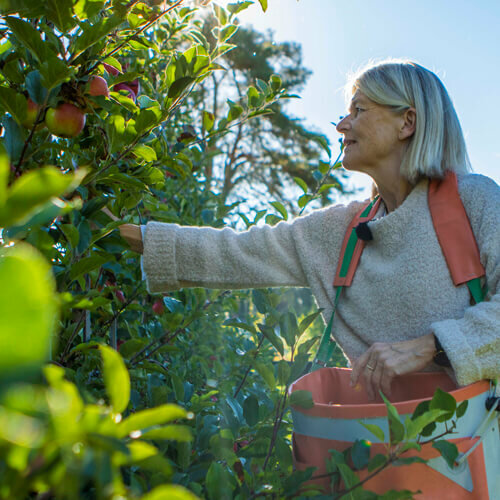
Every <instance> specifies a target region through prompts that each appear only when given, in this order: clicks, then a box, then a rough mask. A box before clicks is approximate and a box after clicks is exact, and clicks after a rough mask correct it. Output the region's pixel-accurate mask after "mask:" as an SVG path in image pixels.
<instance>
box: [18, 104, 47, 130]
mask: <svg viewBox="0 0 500 500" xmlns="http://www.w3.org/2000/svg"><path fill="white" fill-rule="evenodd" d="M39 110H40V106H39V105H38V104H37V103H36V102H34V101H32V100H31V99H28V102H27V111H26V118H25V119H24V120H23V122H22V125H23V127H26V128H32V127H33V125H34V124H35V120H36V117H37V116H38V111H39ZM41 127H43V125H42V124H41V123H40V124H39V125H37V126H36V128H37V130H38V129H39V128H41Z"/></svg>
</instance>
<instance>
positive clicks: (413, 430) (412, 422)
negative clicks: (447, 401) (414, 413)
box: [405, 410, 446, 440]
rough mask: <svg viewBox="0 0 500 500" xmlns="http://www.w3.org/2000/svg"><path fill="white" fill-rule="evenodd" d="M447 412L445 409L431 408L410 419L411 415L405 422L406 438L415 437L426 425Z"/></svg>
mask: <svg viewBox="0 0 500 500" xmlns="http://www.w3.org/2000/svg"><path fill="white" fill-rule="evenodd" d="M445 413H446V411H445V410H429V411H427V412H425V413H424V414H423V415H420V416H419V417H417V418H415V419H410V418H409V417H407V420H406V422H405V424H406V439H407V440H411V439H415V438H416V437H417V436H418V435H419V434H420V433H421V432H422V430H423V429H424V427H426V426H428V425H429V424H430V423H432V422H434V421H436V420H437V419H438V417H440V416H441V415H443V414H445Z"/></svg>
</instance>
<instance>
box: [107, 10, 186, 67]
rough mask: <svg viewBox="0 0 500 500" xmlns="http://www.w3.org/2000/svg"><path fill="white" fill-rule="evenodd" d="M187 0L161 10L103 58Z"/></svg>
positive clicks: (116, 50) (109, 55)
mask: <svg viewBox="0 0 500 500" xmlns="http://www.w3.org/2000/svg"><path fill="white" fill-rule="evenodd" d="M184 1H185V0H178V1H177V2H175V3H174V5H171V6H170V7H169V8H168V9H166V10H164V11H163V12H160V14H158V15H157V16H156V17H155V18H153V19H152V20H151V21H149V22H148V23H146V24H145V25H144V26H143V27H142V28H140V29H138V30H137V31H135V32H134V33H133V34H132V35H130V36H128V37H127V38H126V39H125V40H124V41H123V42H122V43H121V44H120V45H118V47H115V48H114V49H113V50H112V51H111V52H110V53H109V54H106V55H105V56H104V57H103V59H106V58H107V57H111V56H112V55H113V54H115V53H116V52H118V51H119V50H120V49H121V48H122V47H123V46H124V45H126V44H127V43H128V42H129V41H130V40H132V38H134V37H135V36H137V35H140V34H141V33H142V32H143V31H145V30H147V29H148V28H150V27H151V26H152V25H153V24H154V23H156V21H158V20H159V19H161V18H162V17H163V16H165V15H166V14H168V13H169V12H170V11H171V10H173V9H175V8H176V7H178V6H179V5H180V4H181V3H184Z"/></svg>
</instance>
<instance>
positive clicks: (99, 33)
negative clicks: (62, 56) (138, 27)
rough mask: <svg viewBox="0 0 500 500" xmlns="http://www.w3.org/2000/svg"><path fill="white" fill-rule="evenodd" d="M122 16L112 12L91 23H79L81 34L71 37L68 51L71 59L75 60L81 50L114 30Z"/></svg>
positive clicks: (121, 20)
mask: <svg viewBox="0 0 500 500" xmlns="http://www.w3.org/2000/svg"><path fill="white" fill-rule="evenodd" d="M123 20H124V18H123V17H122V16H121V15H119V14H112V15H111V16H109V17H103V18H101V19H100V20H99V22H97V23H94V24H91V23H90V22H87V21H85V22H82V23H80V28H81V29H82V34H81V35H80V36H79V37H74V38H72V42H71V45H70V47H69V52H70V53H71V55H72V60H75V59H76V58H77V57H78V56H79V55H80V54H81V53H82V52H84V51H85V50H87V49H88V48H90V47H92V45H94V44H95V43H97V42H98V41H99V40H104V38H105V37H106V36H107V35H108V34H109V33H111V32H112V31H113V30H115V29H116V28H117V27H118V26H119V25H120V24H121V23H122V22H123Z"/></svg>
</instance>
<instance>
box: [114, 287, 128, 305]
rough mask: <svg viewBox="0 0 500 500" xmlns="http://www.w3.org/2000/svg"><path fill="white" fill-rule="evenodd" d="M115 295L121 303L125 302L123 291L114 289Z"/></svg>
mask: <svg viewBox="0 0 500 500" xmlns="http://www.w3.org/2000/svg"><path fill="white" fill-rule="evenodd" d="M115 297H116V298H117V299H118V300H119V301H120V302H121V303H122V304H125V302H126V300H125V295H124V294H123V292H122V291H121V290H116V291H115Z"/></svg>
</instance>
